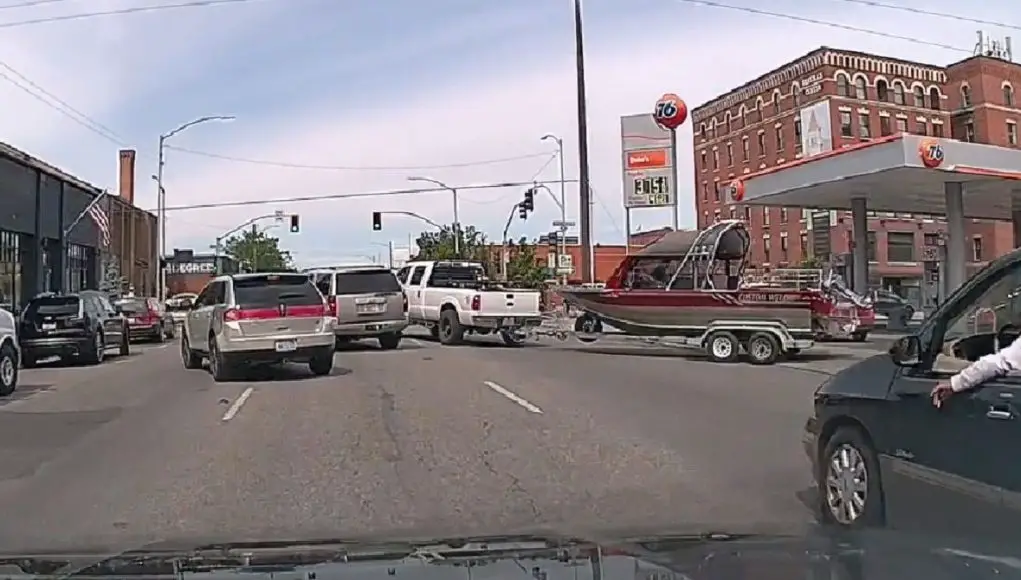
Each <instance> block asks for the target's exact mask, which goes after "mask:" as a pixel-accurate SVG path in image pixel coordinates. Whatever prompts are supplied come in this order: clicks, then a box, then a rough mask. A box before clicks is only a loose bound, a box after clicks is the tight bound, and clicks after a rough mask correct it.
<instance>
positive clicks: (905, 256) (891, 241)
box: [886, 232, 915, 262]
mask: <svg viewBox="0 0 1021 580" xmlns="http://www.w3.org/2000/svg"><path fill="white" fill-rule="evenodd" d="M886 261H887V262H914V261H915V234H914V233H912V232H887V234H886Z"/></svg>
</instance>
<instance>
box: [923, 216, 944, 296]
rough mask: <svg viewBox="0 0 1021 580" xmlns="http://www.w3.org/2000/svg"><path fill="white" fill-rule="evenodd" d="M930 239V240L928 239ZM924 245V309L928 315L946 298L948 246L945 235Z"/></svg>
mask: <svg viewBox="0 0 1021 580" xmlns="http://www.w3.org/2000/svg"><path fill="white" fill-rule="evenodd" d="M927 241H928V240H927ZM933 241H934V242H936V243H932V242H929V243H927V244H926V245H925V246H922V311H923V312H925V315H926V316H928V315H929V314H931V313H932V312H933V311H934V310H936V307H937V306H939V305H940V304H942V303H943V300H945V299H946V296H947V289H946V275H945V273H944V271H943V270H944V264H945V263H946V253H947V246H946V241H945V240H944V239H943V236H940V237H938V238H937V239H935V240H933Z"/></svg>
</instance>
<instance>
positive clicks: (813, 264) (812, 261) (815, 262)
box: [801, 256, 825, 269]
mask: <svg viewBox="0 0 1021 580" xmlns="http://www.w3.org/2000/svg"><path fill="white" fill-rule="evenodd" d="M824 266H825V264H823V262H822V260H820V259H819V258H817V257H815V256H810V257H808V258H805V259H804V260H802V261H801V267H802V268H815V269H819V268H823V267H824Z"/></svg>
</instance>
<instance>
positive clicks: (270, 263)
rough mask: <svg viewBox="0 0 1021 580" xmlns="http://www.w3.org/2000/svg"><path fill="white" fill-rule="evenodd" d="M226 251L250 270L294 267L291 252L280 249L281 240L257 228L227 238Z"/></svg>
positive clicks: (290, 268) (265, 270) (280, 270)
mask: <svg viewBox="0 0 1021 580" xmlns="http://www.w3.org/2000/svg"><path fill="white" fill-rule="evenodd" d="M223 249H224V253H225V254H226V255H228V256H230V257H231V258H234V259H235V260H236V261H237V262H238V264H241V265H242V266H243V267H244V269H245V270H248V271H249V272H287V271H291V270H293V269H294V267H293V263H292V261H291V253H290V252H288V251H286V250H281V249H280V240H279V239H278V238H274V237H273V236H267V235H266V233H265V232H260V231H258V230H256V229H251V230H246V231H244V232H241V233H239V234H237V235H234V236H231V237H229V238H227V241H226V242H224V244H223Z"/></svg>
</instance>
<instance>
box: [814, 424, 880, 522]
mask: <svg viewBox="0 0 1021 580" xmlns="http://www.w3.org/2000/svg"><path fill="white" fill-rule="evenodd" d="M817 478H818V485H819V504H820V506H819V507H820V510H821V516H822V519H823V522H824V523H827V524H832V525H836V526H840V527H844V528H861V527H868V526H878V525H882V524H883V519H884V518H883V514H884V508H883V486H882V482H881V479H880V473H879V460H878V458H877V455H876V450H875V449H874V448H873V447H872V445H871V444H870V443H869V442H868V440H867V439H866V437H865V436H864V435H863V434H862V432H861V430H859V429H856V428H853V427H841V428H839V429H837V430H836V432H835V433H833V436H832V437H830V438H829V440H828V441H827V442H826V447H825V448H824V450H823V453H822V457H821V461H820V464H819V473H818V474H817Z"/></svg>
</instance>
